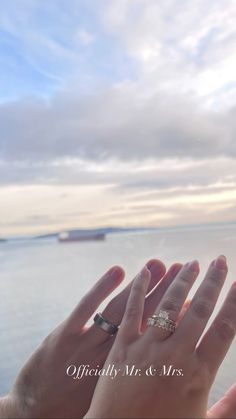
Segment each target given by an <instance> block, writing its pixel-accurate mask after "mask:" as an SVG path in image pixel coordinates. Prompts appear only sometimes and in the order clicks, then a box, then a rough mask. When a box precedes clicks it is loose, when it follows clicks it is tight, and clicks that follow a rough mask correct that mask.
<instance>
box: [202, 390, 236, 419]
mask: <svg viewBox="0 0 236 419" xmlns="http://www.w3.org/2000/svg"><path fill="white" fill-rule="evenodd" d="M207 418H209V419H210V418H211V419H234V418H236V383H234V384H233V385H232V387H230V389H229V390H228V391H227V392H226V393H225V395H224V396H223V397H222V399H220V400H218V402H216V403H215V404H214V405H213V406H212V407H211V408H210V409H209V410H208V412H207Z"/></svg>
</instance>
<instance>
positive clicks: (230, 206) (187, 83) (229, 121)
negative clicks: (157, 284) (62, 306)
mask: <svg viewBox="0 0 236 419" xmlns="http://www.w3.org/2000/svg"><path fill="white" fill-rule="evenodd" d="M235 19H236V3H235V1H230V0H224V1H222V0H214V1H213V0H208V1H205V0H191V1H190V0H189V1H187V0H182V1H181V2H179V1H178V0H159V1H158V2H157V1H156V0H148V1H147V0H135V2H134V1H133V0H86V1H81V0H50V1H49V2H48V1H42V0H11V1H9V0H1V10H0V236H14V235H22V234H38V233H46V232H53V231H57V230H65V229H68V228H91V227H101V226H110V225H113V226H124V227H127V226H130V227H132V226H137V225H139V226H162V227H163V226H175V225H182V224H197V223H201V224H202V223H209V222H231V221H235V220H236V216H235V210H236V140H235V133H236V28H235Z"/></svg>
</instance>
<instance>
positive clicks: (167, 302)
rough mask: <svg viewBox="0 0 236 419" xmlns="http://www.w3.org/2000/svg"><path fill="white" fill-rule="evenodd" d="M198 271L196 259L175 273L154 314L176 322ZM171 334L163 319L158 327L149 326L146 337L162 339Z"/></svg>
mask: <svg viewBox="0 0 236 419" xmlns="http://www.w3.org/2000/svg"><path fill="white" fill-rule="evenodd" d="M198 273H199V264H198V262H197V261H196V260H194V261H192V262H189V263H187V264H186V265H184V266H183V267H182V269H181V270H180V272H179V273H178V274H177V276H176V278H175V280H174V281H173V282H172V284H171V285H170V286H169V288H168V289H167V291H166V293H165V294H164V297H163V298H162V300H161V302H160V304H158V306H157V308H156V311H155V314H156V315H159V313H161V315H162V314H163V315H168V318H169V320H172V321H173V322H177V319H178V316H179V313H180V311H181V308H182V306H183V304H184V301H185V300H186V298H187V295H188V293H189V291H190V289H191V287H192V285H193V283H194V281H195V279H196V278H197V276H198ZM170 335H171V331H170V330H167V322H166V321H165V320H164V321H163V322H162V325H160V327H153V326H151V327H149V328H148V330H147V337H152V338H153V337H154V338H155V339H159V340H163V339H166V338H167V337H169V336H170Z"/></svg>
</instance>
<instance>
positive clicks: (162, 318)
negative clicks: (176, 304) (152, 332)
mask: <svg viewBox="0 0 236 419" xmlns="http://www.w3.org/2000/svg"><path fill="white" fill-rule="evenodd" d="M147 326H155V327H160V328H161V329H165V330H168V332H171V333H173V332H174V331H175V329H176V323H175V322H174V321H173V320H171V319H169V313H168V312H167V311H164V310H160V312H159V313H158V314H153V316H151V317H149V318H148V320H147Z"/></svg>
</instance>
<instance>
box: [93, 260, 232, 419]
mask: <svg viewBox="0 0 236 419" xmlns="http://www.w3.org/2000/svg"><path fill="white" fill-rule="evenodd" d="M198 273H199V266H198V262H197V261H193V262H191V263H188V264H186V265H185V266H184V267H183V268H182V269H181V270H180V272H179V273H178V275H177V276H176V278H175V280H174V281H173V283H172V284H171V285H170V286H169V288H168V289H167V291H166V293H165V294H164V296H163V298H162V300H161V301H160V303H159V304H158V305H157V309H156V314H157V315H158V314H159V313H160V311H161V310H162V311H166V312H167V313H168V314H169V318H170V319H171V320H172V321H176V320H177V318H178V316H179V312H180V310H181V308H182V306H183V303H184V301H185V299H186V297H187V295H188V293H189V291H190V288H191V287H192V285H193V283H194V281H195V279H196V278H197V276H198ZM226 275H227V265H226V260H225V258H224V257H223V256H220V257H218V258H217V259H216V260H215V261H213V262H212V263H211V265H210V267H209V269H208V271H207V273H206V276H205V279H204V281H203V282H202V284H201V285H200V287H199V289H198V290H197V292H196V294H195V296H194V298H193V300H192V301H191V303H190V305H189V308H188V309H187V311H186V312H185V314H184V316H183V317H182V319H181V320H180V322H179V324H178V325H177V328H176V330H175V331H174V333H173V334H172V333H171V332H170V331H169V330H165V329H163V328H160V327H152V326H150V327H148V328H147V330H146V331H145V332H144V333H142V332H141V324H142V321H143V312H144V297H145V294H146V290H147V288H148V284H149V281H150V272H149V270H148V269H147V268H144V269H143V270H142V272H141V274H139V275H138V276H137V277H136V279H135V281H134V283H133V287H132V290H131V293H130V296H129V299H128V303H127V308H126V311H125V314H124V316H123V320H122V323H121V327H120V330H119V332H118V335H117V337H116V341H115V343H114V345H113V347H112V349H111V351H110V354H109V356H108V358H107V361H106V363H105V367H106V366H108V365H109V364H110V365H112V364H114V365H115V366H116V368H119V370H120V374H119V375H117V377H116V379H114V380H111V379H110V378H109V377H105V376H104V377H103V376H102V377H100V379H99V381H98V384H97V387H96V389H95V393H94V397H93V400H92V403H91V407H90V409H89V411H88V413H87V415H86V418H190V417H191V418H206V417H207V401H208V394H209V390H210V387H211V385H212V383H213V381H214V378H215V375H216V373H217V370H218V368H219V366H220V364H221V362H222V361H223V359H224V357H225V355H226V352H227V350H228V349H229V347H230V344H231V342H232V340H233V337H234V335H235V330H236V283H234V284H233V285H232V287H231V289H230V291H229V293H228V296H227V298H226V300H225V302H224V304H223V306H222V308H221V310H220V312H219V314H218V315H217V316H216V318H215V320H214V321H213V323H212V325H211V326H210V328H209V329H208V331H207V332H206V333H205V334H204V335H203V331H204V329H205V326H206V324H207V322H208V320H209V317H210V315H211V314H212V312H213V309H214V307H215V304H216V301H217V299H218V296H219V294H220V291H221V288H222V286H223V284H224V280H225V278H226ZM202 335H203V336H202ZM200 338H201V341H200V343H199V339H200ZM133 365H134V366H135V368H136V371H137V375H134V373H133V374H132V375H131V376H128V375H127V366H128V368H129V369H130V368H131V367H132V366H133ZM150 367H151V368H150ZM151 371H152V373H151ZM168 371H169V375H168ZM152 374H153V375H152Z"/></svg>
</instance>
